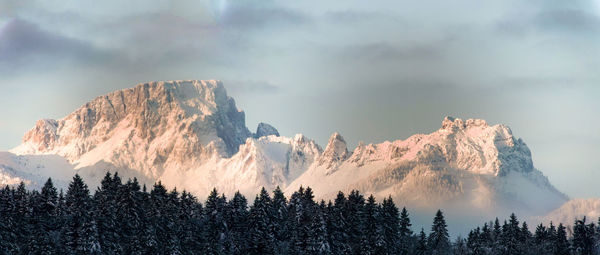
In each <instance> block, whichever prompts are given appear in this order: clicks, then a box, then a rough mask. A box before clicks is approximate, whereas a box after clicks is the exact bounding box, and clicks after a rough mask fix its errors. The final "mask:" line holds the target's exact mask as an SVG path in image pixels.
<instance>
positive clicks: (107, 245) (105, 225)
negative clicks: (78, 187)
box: [94, 172, 123, 254]
mask: <svg viewBox="0 0 600 255" xmlns="http://www.w3.org/2000/svg"><path fill="white" fill-rule="evenodd" d="M120 185H121V178H120V177H119V175H118V174H117V173H115V174H114V178H112V177H111V175H110V172H107V173H106V175H105V176H104V178H103V179H102V181H101V182H100V187H99V188H98V190H97V191H96V193H95V194H94V205H95V213H96V222H97V224H98V226H97V228H98V232H99V238H100V245H101V246H102V250H103V251H104V252H106V253H108V254H118V253H122V252H123V250H122V249H121V245H120V241H121V236H120V235H121V231H120V225H119V224H118V223H117V219H118V218H117V217H119V215H117V214H118V208H117V193H118V191H119V187H120Z"/></svg>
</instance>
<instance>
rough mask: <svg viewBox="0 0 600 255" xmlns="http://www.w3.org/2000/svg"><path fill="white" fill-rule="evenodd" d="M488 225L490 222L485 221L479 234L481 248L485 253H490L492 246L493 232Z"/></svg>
mask: <svg viewBox="0 0 600 255" xmlns="http://www.w3.org/2000/svg"><path fill="white" fill-rule="evenodd" d="M490 226H491V222H490V224H488V223H487V222H486V223H484V224H483V227H482V228H481V234H480V235H479V239H480V242H481V246H482V249H483V250H484V251H485V253H486V254H488V253H490V252H491V251H492V248H493V246H494V238H493V232H492V229H491V228H490Z"/></svg>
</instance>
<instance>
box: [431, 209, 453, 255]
mask: <svg viewBox="0 0 600 255" xmlns="http://www.w3.org/2000/svg"><path fill="white" fill-rule="evenodd" d="M427 244H428V245H429V249H430V250H431V252H432V254H434V255H436V254H448V253H449V250H450V240H449V235H448V225H446V220H445V219H444V214H443V213H442V211H441V210H438V211H437V212H436V214H435V217H434V219H433V225H431V233H430V234H429V238H428V239H427Z"/></svg>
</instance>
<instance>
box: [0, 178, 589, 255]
mask: <svg viewBox="0 0 600 255" xmlns="http://www.w3.org/2000/svg"><path fill="white" fill-rule="evenodd" d="M573 229H574V234H573V237H572V238H570V239H567V235H566V231H565V227H564V226H562V225H559V226H558V227H555V226H553V225H550V226H548V227H545V226H543V225H540V226H538V228H537V229H536V231H535V232H534V233H533V234H532V233H531V232H530V231H529V229H528V227H527V225H526V223H523V224H522V225H520V224H519V222H518V220H517V218H516V216H514V214H513V215H511V217H510V219H509V221H508V222H504V224H503V225H500V223H499V221H498V220H497V219H496V221H495V222H494V223H493V224H492V223H489V224H488V223H485V224H484V225H483V227H479V228H476V229H474V230H473V231H471V232H470V233H469V235H468V237H467V238H466V239H465V238H461V237H459V238H457V239H456V240H455V241H454V242H451V241H450V240H449V235H448V230H447V225H446V221H445V219H444V216H443V214H442V212H441V211H438V212H437V213H436V215H435V217H434V219H433V224H432V227H431V230H430V231H429V234H426V233H425V231H424V230H423V229H421V230H420V231H419V232H417V233H413V231H412V230H411V222H410V218H409V214H408V212H407V211H406V209H405V208H403V209H402V210H399V209H398V208H397V207H396V205H395V204H394V202H393V201H392V199H391V198H387V199H384V200H383V201H382V203H377V202H376V201H375V198H374V197H373V196H369V197H368V198H366V199H365V197H364V196H363V195H362V194H360V193H359V192H358V191H352V192H351V193H350V194H348V195H347V196H346V195H345V194H343V193H341V192H340V193H339V194H338V195H337V197H336V198H335V200H334V201H329V202H327V203H326V202H325V201H320V202H315V200H314V196H313V193H312V190H311V189H310V188H300V189H299V190H298V191H296V192H294V193H293V194H292V195H291V197H290V198H289V200H288V199H287V198H286V197H285V196H284V194H283V192H282V191H281V190H280V189H279V188H277V189H275V190H274V191H273V192H272V194H270V193H269V192H267V191H266V190H265V189H262V190H261V192H260V194H259V195H257V196H256V198H255V199H254V202H253V203H252V205H250V206H249V203H248V201H247V200H246V198H245V197H244V196H243V195H241V194H239V193H236V194H235V195H234V196H233V197H232V198H231V199H229V200H228V199H227V198H226V197H225V196H224V195H220V194H218V193H217V191H216V190H213V191H212V192H211V194H210V195H209V196H208V198H207V199H206V201H205V202H204V204H201V203H200V202H199V201H198V200H197V199H196V198H195V197H194V196H193V195H191V194H189V193H188V192H185V191H183V192H181V193H179V192H178V191H177V190H172V191H168V190H167V189H166V188H165V187H164V186H163V185H162V184H161V183H156V184H155V185H154V186H153V187H152V189H151V190H150V191H148V190H147V189H146V187H145V186H144V187H140V184H139V183H138V182H137V180H136V179H133V180H128V181H127V182H125V183H123V182H122V180H121V178H120V177H119V176H118V174H114V175H110V174H109V173H107V174H106V176H105V177H104V179H103V180H102V182H101V186H100V187H99V188H98V189H97V191H96V192H95V193H94V194H93V195H91V194H90V191H89V189H88V187H87V185H86V184H85V183H84V182H83V180H82V179H81V177H80V176H78V175H75V177H74V178H73V181H72V182H71V183H70V185H69V188H68V190H67V191H66V194H63V192H62V191H60V192H59V191H57V189H56V188H55V187H54V186H53V184H52V180H50V179H48V181H47V182H46V184H45V185H44V187H43V188H42V189H41V191H36V190H34V191H28V190H26V188H25V185H24V184H23V183H21V184H20V185H19V186H17V187H16V188H13V187H9V186H7V187H5V188H3V189H1V190H0V254H58V253H61V254H432V255H433V254H593V253H594V252H595V251H596V250H597V245H596V244H597V240H600V238H598V234H599V233H600V231H598V229H597V227H596V226H595V225H594V224H587V223H586V222H585V219H583V220H581V221H576V224H575V226H574V227H573Z"/></svg>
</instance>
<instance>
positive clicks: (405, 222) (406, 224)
mask: <svg viewBox="0 0 600 255" xmlns="http://www.w3.org/2000/svg"><path fill="white" fill-rule="evenodd" d="M411 226H412V224H411V223H410V218H409V216H408V211H407V210H406V207H402V212H401V213H400V226H399V234H398V235H399V242H400V245H399V249H400V251H399V254H401V255H407V254H409V253H410V251H411V241H412V240H411V237H412V234H413V232H412V230H411V229H410V227H411Z"/></svg>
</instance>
